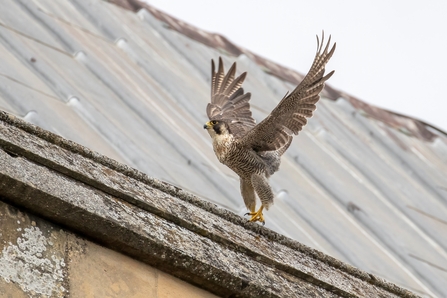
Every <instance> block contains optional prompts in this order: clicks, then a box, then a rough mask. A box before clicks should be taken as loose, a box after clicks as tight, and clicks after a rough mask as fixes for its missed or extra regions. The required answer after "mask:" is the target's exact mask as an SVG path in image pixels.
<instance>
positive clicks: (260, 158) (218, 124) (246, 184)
mask: <svg viewBox="0 0 447 298" xmlns="http://www.w3.org/2000/svg"><path fill="white" fill-rule="evenodd" d="M330 42H331V37H330V36H329V40H328V42H327V44H326V46H324V45H323V43H324V33H323V36H322V39H321V43H320V40H319V38H318V36H317V52H316V55H315V58H314V61H313V64H312V66H311V68H310V70H309V72H308V73H307V75H306V76H305V77H304V79H303V80H302V81H301V83H300V84H299V85H298V86H297V87H296V88H295V90H293V91H292V92H291V93H290V94H289V93H287V94H286V95H285V96H284V98H283V99H281V101H280V102H279V104H278V105H277V106H276V108H274V109H273V111H272V112H271V113H270V115H268V116H267V118H265V119H264V120H263V121H262V122H260V123H259V124H258V125H256V121H255V119H253V117H252V114H251V111H250V104H249V100H250V96H251V94H250V93H244V89H243V88H242V87H241V86H242V83H243V82H244V80H245V77H246V75H247V73H246V72H244V73H243V74H241V75H240V76H238V77H237V78H235V73H236V63H233V65H232V66H231V68H230V70H229V71H228V72H227V74H225V72H224V67H223V63H222V58H219V68H218V69H217V72H216V71H215V65H214V61H213V60H211V78H212V81H211V103H209V104H208V106H207V108H206V112H207V114H208V118H209V120H210V121H208V122H207V123H206V124H205V125H204V126H203V128H205V129H206V130H207V131H208V133H209V135H210V136H211V138H212V141H213V149H214V152H215V154H216V156H217V158H218V159H219V161H220V162H221V163H223V164H224V165H226V166H228V167H229V168H230V169H232V170H233V171H234V172H235V173H236V174H237V175H238V176H239V178H240V188H241V193H242V198H243V200H244V203H245V206H246V207H247V209H248V210H249V211H250V212H249V213H247V214H249V215H251V218H250V221H252V222H255V221H260V222H262V223H263V224H264V222H265V221H264V216H263V213H262V212H263V210H264V209H266V210H268V209H269V207H270V206H271V205H272V204H273V198H274V194H273V191H272V188H271V187H270V185H269V182H268V178H269V177H270V176H271V175H272V174H273V173H275V172H276V171H278V169H279V165H280V162H281V156H282V155H283V154H284V152H285V151H286V150H287V148H289V146H290V143H291V142H292V138H293V135H297V134H298V133H299V132H300V131H301V129H302V128H303V126H304V125H306V123H307V118H310V117H312V114H313V111H315V109H316V106H315V105H316V103H317V102H318V100H319V99H320V95H319V94H320V92H321V90H323V87H324V83H325V81H326V80H328V79H329V78H330V77H331V76H332V74H333V73H334V71H331V72H330V73H328V74H326V75H325V66H326V63H327V62H328V61H329V59H330V58H331V56H332V54H333V53H334V50H335V45H336V44H335V43H334V44H333V46H332V47H331V48H330V49H329V45H330ZM255 193H256V194H257V195H258V197H259V199H260V201H261V207H260V208H259V210H257V211H256V194H255ZM247 214H246V215H247Z"/></svg>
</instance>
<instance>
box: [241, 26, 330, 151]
mask: <svg viewBox="0 0 447 298" xmlns="http://www.w3.org/2000/svg"><path fill="white" fill-rule="evenodd" d="M323 42H324V33H323V36H322V40H321V44H320V40H319V38H318V36H317V53H316V55H315V58H314V62H313V64H312V66H311V68H310V70H309V72H308V73H307V75H306V76H305V77H304V79H303V81H302V82H301V83H300V84H299V85H298V86H297V87H296V88H295V90H293V91H292V93H290V94H288V95H287V94H286V96H284V98H283V99H282V100H281V101H280V102H279V104H278V105H277V106H276V108H275V109H274V110H273V111H272V112H271V113H270V115H269V116H267V118H265V119H264V120H263V121H262V122H260V123H259V124H258V125H256V126H255V127H254V128H253V129H252V130H250V131H249V132H248V133H247V134H245V136H244V137H243V138H241V140H240V142H241V143H242V145H244V146H247V147H250V148H253V149H254V150H255V151H272V150H278V149H281V148H283V147H284V146H286V145H287V144H288V142H290V141H291V137H292V136H293V135H297V134H298V133H299V132H300V131H301V129H302V128H303V127H304V125H306V123H307V118H310V117H312V114H313V111H314V110H315V109H316V105H315V104H316V103H317V102H318V100H319V99H320V95H319V94H320V92H321V90H323V87H324V82H325V81H326V80H327V79H329V78H330V77H331V76H332V74H333V73H334V71H331V72H330V73H328V74H327V75H325V76H324V72H325V66H326V63H327V62H328V61H329V59H330V58H331V56H332V54H333V53H334V50H335V44H334V45H333V46H332V48H331V49H330V50H329V44H330V42H331V37H330V36H329V41H328V42H327V44H326V46H325V47H324V48H323Z"/></svg>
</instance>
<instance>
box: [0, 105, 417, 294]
mask: <svg viewBox="0 0 447 298" xmlns="http://www.w3.org/2000/svg"><path fill="white" fill-rule="evenodd" d="M0 121H3V122H5V123H7V124H10V125H12V126H14V127H17V128H19V129H21V130H23V131H25V132H27V133H29V134H32V135H34V136H36V137H39V138H41V139H43V140H45V141H47V142H49V143H51V144H54V145H56V146H59V147H61V148H63V149H66V150H69V151H71V152H73V153H76V154H79V155H81V156H83V157H84V158H87V159H90V160H92V161H94V162H97V163H99V164H102V165H104V166H106V167H109V168H111V169H112V170H115V171H117V172H120V173H121V174H123V175H126V176H129V177H131V178H133V179H135V180H138V181H140V182H142V183H145V184H147V185H149V186H151V187H153V188H155V189H158V190H160V191H162V192H165V193H167V194H169V195H172V196H174V197H177V198H179V199H181V200H184V201H186V202H188V203H190V204H193V205H195V206H196V207H199V208H201V209H203V210H205V211H207V212H210V213H213V214H215V215H217V216H219V217H221V218H223V219H225V220H227V221H229V222H231V223H233V224H235V225H239V226H242V227H244V228H245V229H247V230H251V231H252V232H255V233H257V234H259V235H261V236H263V237H265V238H267V239H269V240H271V241H275V242H277V243H279V244H282V245H284V246H287V247H289V248H291V249H295V250H298V251H300V252H302V253H303V254H306V255H308V256H310V257H312V258H314V259H317V260H319V261H321V262H323V263H325V264H327V265H328V266H331V267H334V268H336V269H339V270H341V271H343V272H345V273H347V274H349V275H352V276H354V277H356V278H358V279H360V280H362V281H365V282H368V283H370V284H372V285H374V286H377V287H380V288H382V289H384V290H386V291H388V292H390V293H392V294H395V295H398V296H400V297H404V298H406V297H419V296H417V295H415V294H413V293H411V292H410V291H408V290H406V289H404V288H401V287H399V286H397V285H395V284H393V283H391V282H388V281H386V280H384V279H383V278H381V277H378V276H376V275H373V274H370V273H367V272H365V271H362V270H360V269H358V268H356V267H354V266H351V265H349V264H346V263H343V262H342V261H340V260H337V259H335V258H333V257H331V256H328V255H325V254H324V253H322V252H320V251H318V250H316V249H313V248H311V247H308V246H306V245H304V244H301V243H299V242H297V241H295V240H292V239H290V238H288V237H286V236H284V235H281V234H278V233H276V232H274V231H272V230H270V229H267V228H265V227H263V226H261V225H258V224H256V223H250V222H247V221H246V220H245V219H244V218H242V217H240V216H238V215H236V214H234V213H232V212H231V211H228V210H226V209H224V208H221V207H219V206H217V205H216V204H214V203H211V202H207V201H204V200H202V199H200V198H199V197H197V196H195V195H193V194H191V193H189V192H187V191H184V190H182V189H181V188H179V187H176V186H174V185H171V184H169V183H167V182H163V181H161V180H158V179H156V178H151V177H149V176H148V175H146V174H144V173H143V172H140V171H138V170H136V169H134V168H132V167H130V166H127V165H125V164H121V163H119V162H117V161H115V160H113V159H111V158H109V157H107V156H104V155H102V154H100V153H98V152H96V151H93V150H90V149H89V148H87V147H84V146H82V145H80V144H78V143H76V142H73V141H70V140H67V139H65V138H63V137H61V136H59V135H57V134H55V133H52V132H50V131H47V130H44V129H42V128H40V127H38V126H36V125H34V124H31V123H28V122H26V121H24V120H22V119H21V118H19V117H16V116H14V115H12V114H9V113H7V112H5V111H2V110H0Z"/></svg>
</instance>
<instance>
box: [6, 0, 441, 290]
mask: <svg viewBox="0 0 447 298" xmlns="http://www.w3.org/2000/svg"><path fill="white" fill-rule="evenodd" d="M6 2H7V3H3V5H2V9H1V10H0V57H1V63H0V108H1V109H3V110H6V111H8V112H11V113H14V114H16V115H18V116H20V117H23V118H24V119H26V120H27V121H29V122H31V123H34V124H37V125H39V126H41V127H43V128H45V129H47V130H50V131H52V132H55V133H57V134H60V135H62V136H63V137H65V138H68V139H71V140H73V141H76V142H78V143H80V144H82V145H85V146H87V147H90V148H92V149H94V150H96V151H98V152H100V153H102V154H105V155H107V156H109V157H112V158H114V159H116V160H118V161H120V162H124V163H126V164H129V165H131V166H133V167H135V168H137V169H139V170H141V171H143V172H145V173H147V174H149V175H151V176H153V177H156V178H158V179H161V180H165V181H167V182H170V183H172V184H175V185H178V186H179V187H181V188H184V189H187V190H189V191H191V192H193V193H195V194H197V195H199V196H200V197H202V198H205V199H207V200H209V201H212V202H215V203H216V204H219V205H221V206H224V207H226V208H228V209H230V210H232V211H234V212H236V213H237V214H240V215H243V214H244V213H245V210H244V206H243V203H242V199H241V197H240V193H239V182H238V180H237V177H236V175H235V174H234V173H232V172H231V171H230V170H229V169H227V168H226V167H225V166H223V165H221V164H219V162H218V161H217V159H216V157H215V156H214V152H213V150H212V147H211V142H210V138H209V136H208V134H207V133H206V132H205V131H204V130H203V129H202V125H203V123H204V122H205V121H206V114H205V107H206V104H207V102H208V101H209V88H210V87H209V84H210V59H211V58H214V59H215V58H217V57H218V56H223V59H224V61H225V63H226V65H227V66H229V65H230V63H232V62H233V61H237V63H238V73H240V72H242V71H248V77H247V80H246V82H245V84H244V88H245V90H247V91H250V92H252V94H253V95H252V101H251V102H252V107H253V113H254V116H255V118H256V119H257V120H258V121H259V120H261V119H262V118H263V117H265V116H266V115H267V113H268V112H269V111H270V110H271V109H273V107H274V106H275V105H276V104H277V103H278V101H279V100H280V99H281V98H282V96H283V95H284V94H285V93H286V91H287V90H292V89H293V88H294V84H293V83H291V82H292V81H293V79H291V78H294V77H296V78H297V79H298V78H300V77H301V76H300V75H299V74H296V75H290V76H289V77H286V76H285V75H281V72H282V71H285V72H286V73H288V70H284V69H282V68H274V67H272V65H273V64H272V63H271V62H268V61H267V62H265V61H261V60H260V58H259V57H257V56H253V55H252V54H251V53H250V52H248V51H246V52H244V51H241V53H242V54H241V55H239V56H238V57H233V56H230V55H228V54H225V52H229V51H222V49H225V48H223V47H221V46H219V47H213V46H212V44H205V43H203V42H198V41H197V40H195V39H192V38H191V37H192V36H187V35H186V34H185V33H181V32H182V30H172V29H171V27H173V24H176V25H175V26H177V27H179V26H180V27H179V28H177V29H182V28H183V27H181V26H185V28H188V30H189V31H190V32H195V34H196V35H198V36H202V37H203V39H206V34H207V33H204V32H200V31H199V30H197V31H194V30H195V29H194V28H192V27H190V26H187V25H185V24H183V23H181V22H179V21H178V20H175V19H173V18H171V17H169V16H167V15H163V17H164V18H165V19H167V18H169V19H170V20H171V21H170V22H169V25H168V23H167V22H166V21H161V20H160V19H161V17H160V15H162V14H161V13H160V12H157V13H158V15H157V13H155V12H156V10H155V9H154V8H150V9H151V11H152V12H153V14H151V13H149V12H148V10H144V9H143V10H140V11H139V12H138V13H134V12H132V11H129V10H125V9H122V8H120V7H118V6H115V5H113V4H110V3H106V2H102V1H100V0H71V1H69V0H64V1H56V2H54V1H50V0H33V1H26V0H19V1H12V0H8V1H6ZM155 16H157V17H155ZM183 29H184V28H183ZM196 39H197V38H196ZM309 42H313V41H309ZM219 49H220V50H219ZM269 65H270V68H269ZM266 69H267V72H266V71H265V70H266ZM272 73H273V74H274V75H272ZM324 96H326V98H327V97H329V98H337V97H338V98H337V99H336V100H329V99H325V98H323V99H322V100H321V101H320V103H319V104H318V110H317V112H316V113H315V116H314V117H313V118H312V119H311V120H310V121H309V124H308V125H307V126H306V128H305V129H304V130H303V131H302V132H301V133H300V136H299V137H297V138H295V140H294V141H293V143H292V146H291V148H290V149H289V150H288V151H287V153H286V154H285V156H284V158H283V161H282V165H281V169H280V171H279V172H278V173H276V174H275V175H274V176H273V177H272V178H271V184H272V186H273V188H274V190H275V192H276V194H277V199H276V203H275V205H274V206H273V207H272V208H271V209H270V210H269V211H268V212H267V213H266V214H265V215H266V220H267V224H266V226H267V227H269V228H271V229H273V230H276V231H278V232H280V233H282V234H284V235H287V236H289V237H291V238H294V239H296V240H298V241H300V242H302V243H304V244H307V245H309V246H311V247H314V248H317V249H319V250H321V251H323V252H325V253H328V254H330V255H332V256H334V257H336V258H339V259H340V260H342V261H346V262H348V263H350V264H352V265H354V266H357V267H359V268H361V269H363V270H366V271H369V272H371V273H374V274H377V275H380V276H382V277H384V278H386V279H388V280H389V281H391V282H394V283H397V284H399V285H401V286H403V287H406V288H408V289H410V290H412V291H414V292H416V293H419V294H421V295H426V296H439V297H444V296H447V287H446V284H447V237H446V236H445V235H447V188H446V187H447V183H446V181H447V179H446V174H447V136H446V135H445V134H444V133H442V132H440V131H439V130H437V129H434V128H433V127H429V126H427V125H425V124H424V123H421V122H418V121H416V120H414V119H410V118H406V117H403V116H400V115H396V114H392V113H389V112H386V111H383V110H380V109H375V108H373V107H370V106H368V105H366V104H363V103H361V102H360V101H358V100H357V99H355V98H352V97H350V96H349V95H347V94H346V93H343V92H339V91H337V90H334V89H332V88H330V87H329V88H327V89H326V91H325V93H324Z"/></svg>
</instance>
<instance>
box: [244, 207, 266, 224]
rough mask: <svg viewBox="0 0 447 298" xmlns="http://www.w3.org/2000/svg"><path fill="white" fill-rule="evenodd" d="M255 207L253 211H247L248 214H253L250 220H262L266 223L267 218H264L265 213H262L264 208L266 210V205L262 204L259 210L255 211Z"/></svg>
mask: <svg viewBox="0 0 447 298" xmlns="http://www.w3.org/2000/svg"><path fill="white" fill-rule="evenodd" d="M254 210H255V209H253V210H252V212H249V213H247V214H246V215H251V218H250V219H249V221H251V222H256V221H259V222H262V224H263V225H265V220H264V215H263V214H262V210H264V205H261V208H259V210H258V211H256V212H255V211H254Z"/></svg>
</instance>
